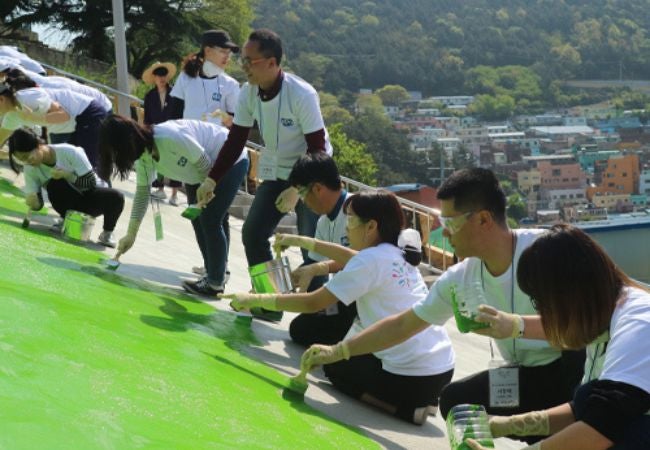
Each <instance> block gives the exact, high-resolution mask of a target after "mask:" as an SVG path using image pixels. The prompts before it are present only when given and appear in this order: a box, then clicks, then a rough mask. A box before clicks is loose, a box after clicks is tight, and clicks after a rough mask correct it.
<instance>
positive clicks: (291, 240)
mask: <svg viewBox="0 0 650 450" xmlns="http://www.w3.org/2000/svg"><path fill="white" fill-rule="evenodd" d="M315 246H316V239H314V238H310V237H308V236H300V235H299V234H283V233H276V234H275V242H273V250H275V253H281V252H283V251H284V250H286V249H288V248H289V247H301V248H304V249H306V250H309V251H310V252H313V251H314V247H315Z"/></svg>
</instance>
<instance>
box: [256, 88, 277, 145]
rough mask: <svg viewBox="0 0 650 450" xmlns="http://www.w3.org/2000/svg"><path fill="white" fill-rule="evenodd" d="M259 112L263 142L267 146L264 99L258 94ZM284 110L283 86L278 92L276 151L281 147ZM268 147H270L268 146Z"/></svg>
mask: <svg viewBox="0 0 650 450" xmlns="http://www.w3.org/2000/svg"><path fill="white" fill-rule="evenodd" d="M257 112H258V113H259V116H260V137H261V138H262V143H263V144H264V146H265V147H266V139H264V119H262V99H261V98H260V97H259V95H258V96H257ZM281 112H282V88H280V92H279V93H278V117H277V124H276V127H275V149H274V151H276V152H277V151H278V148H279V147H280V116H281ZM266 148H268V147H266Z"/></svg>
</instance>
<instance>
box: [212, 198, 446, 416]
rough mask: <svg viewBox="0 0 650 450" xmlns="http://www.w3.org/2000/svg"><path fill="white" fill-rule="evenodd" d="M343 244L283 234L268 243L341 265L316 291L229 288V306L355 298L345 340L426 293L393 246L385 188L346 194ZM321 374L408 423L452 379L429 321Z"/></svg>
mask: <svg viewBox="0 0 650 450" xmlns="http://www.w3.org/2000/svg"><path fill="white" fill-rule="evenodd" d="M344 208H345V209H346V213H347V228H348V230H347V233H348V239H349V240H350V248H347V247H343V246H340V245H337V244H333V243H329V242H324V241H319V240H315V239H313V238H309V237H303V236H295V235H284V236H280V238H279V240H278V241H277V242H276V245H278V246H281V247H286V246H290V245H298V246H300V247H302V248H306V249H308V250H312V251H315V252H317V253H320V254H322V255H325V256H327V257H329V258H331V259H333V260H336V261H337V262H339V263H340V264H341V265H345V267H344V268H343V270H341V271H340V272H338V273H337V274H335V275H334V276H333V277H332V279H331V280H330V281H329V282H328V283H327V284H326V285H325V286H324V287H321V288H320V289H318V290H316V291H314V292H310V293H301V294H286V295H276V294H245V293H241V294H229V295H222V296H221V297H222V298H231V299H233V301H232V306H233V307H234V308H235V309H241V308H250V307H263V308H266V309H269V310H284V311H295V312H302V313H305V312H316V311H320V310H322V309H325V308H327V307H329V306H331V305H334V304H336V303H337V302H338V301H341V302H343V303H344V304H346V305H350V304H352V303H356V304H357V310H358V313H359V319H358V320H357V321H355V323H354V324H353V325H352V328H351V329H350V331H349V332H348V338H351V337H352V336H355V335H356V334H358V333H359V332H361V331H363V330H364V329H367V328H368V327H371V326H372V325H373V324H374V323H375V322H377V321H379V320H381V319H383V318H385V317H389V316H391V315H393V314H396V313H397V312H399V311H403V310H404V309H407V308H411V307H412V306H413V305H414V304H416V303H418V302H420V301H421V300H423V299H424V298H425V297H426V295H427V288H426V285H425V284H424V280H423V279H422V275H420V271H419V270H418V269H417V267H414V266H413V265H412V264H410V263H409V262H407V261H406V260H405V255H404V253H403V252H402V250H400V249H399V248H398V247H397V240H398V236H399V234H400V231H401V230H402V227H403V225H404V216H403V213H402V210H401V207H400V204H399V202H398V201H397V198H396V197H395V195H394V194H393V193H391V192H388V191H381V190H380V191H373V192H362V193H360V194H357V195H353V196H352V197H350V198H349V199H347V200H346V202H345V206H344ZM341 359H345V361H340V362H339V363H337V364H332V365H330V366H327V367H326V368H325V375H327V377H328V378H329V379H330V381H331V382H332V384H333V385H334V386H335V387H336V388H338V389H340V390H341V391H342V392H344V393H346V394H348V395H350V396H352V397H355V398H358V399H361V400H363V401H365V402H367V403H370V404H372V405H374V406H377V407H380V408H382V409H383V410H385V411H387V412H389V413H391V414H394V415H396V416H398V417H400V418H402V419H404V420H407V421H409V422H412V423H416V424H422V423H424V422H425V421H426V418H427V416H428V414H429V413H435V411H436V410H437V405H438V396H439V394H440V391H441V389H442V388H443V386H445V385H446V384H447V383H448V382H449V381H450V380H451V377H452V374H453V371H454V370H453V369H454V352H453V350H452V347H451V342H450V341H449V337H448V336H447V332H446V331H445V330H444V329H443V328H441V327H436V326H433V327H429V328H427V329H426V330H424V331H423V332H422V333H420V334H418V335H414V336H412V337H411V338H410V339H408V340H405V341H404V342H403V343H401V344H400V345H398V346H396V347H394V348H391V349H388V350H384V351H378V352H375V353H374V354H373V355H363V356H355V357H352V358H350V355H349V354H345V353H344V354H343V355H342V358H341Z"/></svg>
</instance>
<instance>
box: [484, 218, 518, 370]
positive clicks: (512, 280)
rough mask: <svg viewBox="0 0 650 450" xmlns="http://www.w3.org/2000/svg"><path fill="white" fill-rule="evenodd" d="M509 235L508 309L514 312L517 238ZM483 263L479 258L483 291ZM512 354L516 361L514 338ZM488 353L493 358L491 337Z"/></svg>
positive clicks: (512, 234) (512, 232) (513, 234)
mask: <svg viewBox="0 0 650 450" xmlns="http://www.w3.org/2000/svg"><path fill="white" fill-rule="evenodd" d="M510 237H511V240H512V256H511V258H510V310H511V312H512V313H513V314H514V312H515V250H516V246H517V238H516V235H515V232H514V231H511V232H510ZM484 267H485V263H483V261H482V260H481V287H482V288H483V292H484V293H485V278H484V274H483V270H484ZM512 354H513V356H514V358H515V362H517V342H516V339H513V340H512ZM490 355H491V357H492V359H494V348H493V347H492V339H490Z"/></svg>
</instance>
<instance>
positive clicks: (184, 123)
mask: <svg viewBox="0 0 650 450" xmlns="http://www.w3.org/2000/svg"><path fill="white" fill-rule="evenodd" d="M227 135H228V130H227V129H226V128H225V127H222V126H221V125H217V124H214V123H209V122H202V121H198V120H168V121H167V122H163V123H160V124H156V125H141V124H139V123H137V122H135V121H134V120H132V119H128V118H126V117H122V116H119V115H114V116H111V117H109V118H108V119H106V120H105V121H104V123H103V124H102V129H101V137H100V141H101V163H102V165H101V167H102V170H104V173H103V174H101V175H102V176H105V177H107V178H108V177H110V176H111V175H112V174H113V172H115V173H118V174H119V175H120V176H121V178H122V179H124V178H126V177H127V176H128V174H129V172H130V171H131V169H133V168H134V165H135V170H136V176H137V180H136V184H137V187H136V191H135V197H134V199H133V208H132V210H131V219H130V221H129V227H128V232H127V234H126V236H125V237H123V238H122V239H121V240H120V242H119V245H118V251H119V252H120V253H124V252H126V251H128V250H129V249H130V248H131V247H132V246H133V243H134V242H135V238H136V235H137V233H138V229H139V228H140V223H141V222H142V218H143V217H144V214H145V212H146V211H147V203H148V202H149V201H150V190H149V186H151V182H152V181H153V180H155V179H156V177H157V175H158V172H160V173H161V174H162V175H164V176H166V177H169V178H173V179H175V180H179V181H181V182H183V183H186V186H187V189H188V192H187V196H188V199H189V200H190V201H193V198H194V197H195V195H196V188H197V187H198V184H199V183H200V182H201V180H203V179H204V178H205V176H206V174H207V173H208V171H209V170H210V167H212V164H213V163H214V161H215V160H216V158H217V155H218V154H219V152H220V151H221V147H222V146H223V143H224V141H225V140H226V136H227ZM247 170H248V159H247V158H246V155H245V154H244V155H242V156H241V158H240V159H239V161H238V162H237V163H236V164H235V165H234V166H233V167H232V168H231V169H230V170H229V171H228V174H227V175H226V176H225V177H224V178H223V179H222V181H221V183H220V184H219V186H218V195H216V197H215V199H214V201H212V202H210V204H209V205H207V206H206V207H205V208H204V210H203V212H202V213H201V215H200V216H199V217H198V218H197V219H194V220H193V221H192V226H193V227H194V232H195V234H196V240H197V242H198V244H199V248H200V249H201V254H202V255H203V261H204V264H205V268H206V271H207V273H206V276H205V277H204V278H201V279H200V280H199V281H197V282H189V281H185V282H183V287H184V288H185V289H186V290H188V291H190V292H193V293H197V294H200V295H206V296H214V295H215V294H217V293H219V292H223V289H224V284H225V280H224V275H225V269H226V261H227V258H228V244H227V241H226V236H225V233H224V230H223V225H222V223H223V217H224V215H225V214H226V212H227V211H228V208H229V207H230V204H231V203H232V201H233V200H234V198H235V194H236V193H237V190H238V189H239V186H240V185H241V183H242V180H243V179H244V177H245V176H246V172H247Z"/></svg>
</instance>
